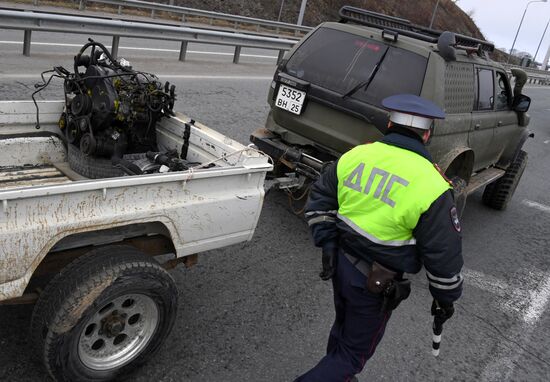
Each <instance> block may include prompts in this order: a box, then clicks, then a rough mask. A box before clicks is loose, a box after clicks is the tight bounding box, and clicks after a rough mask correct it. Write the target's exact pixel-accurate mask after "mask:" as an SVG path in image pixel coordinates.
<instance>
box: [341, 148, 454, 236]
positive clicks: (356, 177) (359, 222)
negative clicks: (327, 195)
mask: <svg viewBox="0 0 550 382" xmlns="http://www.w3.org/2000/svg"><path fill="white" fill-rule="evenodd" d="M336 171H337V175H338V205H339V208H338V217H339V218H340V219H341V220H342V221H344V222H345V223H347V224H348V225H349V226H350V227H351V228H353V229H354V230H355V231H356V232H357V233H358V234H360V235H362V236H364V237H366V238H367V239H369V240H370V241H372V242H374V243H378V244H382V245H389V246H402V245H412V244H415V243H416V241H415V239H414V237H413V230H414V228H415V227H416V224H417V223H418V220H419V219H420V216H421V215H422V214H423V213H424V212H426V211H427V210H428V208H430V205H431V204H432V203H433V202H434V201H435V200H436V199H437V198H438V197H440V196H441V195H442V194H443V193H444V192H445V191H447V190H449V189H451V188H452V186H451V185H450V184H449V183H448V182H447V181H446V180H445V179H444V178H443V177H442V176H441V174H440V173H439V172H438V171H437V169H436V168H435V167H434V165H433V163H431V162H430V161H429V160H427V159H426V158H424V157H422V156H421V155H419V154H417V153H414V152H412V151H409V150H405V149H402V148H399V147H395V146H392V145H388V144H385V143H382V142H376V143H372V144H366V145H360V146H357V147H355V148H354V149H352V150H350V151H348V152H347V153H345V154H344V155H343V156H342V157H341V158H340V159H339V160H338V166H337V170H336Z"/></svg>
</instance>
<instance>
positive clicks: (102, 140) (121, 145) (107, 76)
mask: <svg viewBox="0 0 550 382" xmlns="http://www.w3.org/2000/svg"><path fill="white" fill-rule="evenodd" d="M88 48H91V53H90V54H89V55H85V54H84V52H85V51H86V50H87V49H88ZM80 68H84V72H83V73H81V72H80ZM65 75H66V78H65V84H64V90H65V101H66V111H65V114H64V116H63V119H64V121H63V120H62V121H61V124H62V125H64V127H65V128H66V131H67V140H68V142H69V143H70V144H73V145H75V146H78V147H79V148H80V151H82V153H84V154H85V155H89V156H95V157H104V158H122V157H123V155H124V154H131V153H143V152H146V151H157V147H156V131H155V125H156V123H157V121H159V120H160V119H161V118H163V117H169V116H170V115H173V111H172V109H173V107H174V101H175V86H174V85H172V86H170V84H169V83H168V82H166V83H165V85H164V86H163V85H162V84H161V83H160V82H159V80H158V78H157V77H156V76H155V75H153V74H149V73H143V72H138V71H135V70H133V69H132V67H131V66H130V65H129V63H128V62H127V61H126V60H124V59H123V60H120V61H117V60H115V59H114V58H113V57H112V56H111V54H110V53H109V51H108V50H107V49H106V48H105V47H104V46H103V45H102V44H100V43H97V42H94V41H90V42H89V43H87V44H85V45H84V46H83V47H82V48H81V49H80V51H79V52H78V54H77V55H76V56H75V58H74V73H72V74H71V73H68V72H66V73H65Z"/></svg>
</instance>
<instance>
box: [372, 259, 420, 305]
mask: <svg viewBox="0 0 550 382" xmlns="http://www.w3.org/2000/svg"><path fill="white" fill-rule="evenodd" d="M396 277H397V272H394V271H392V270H390V269H388V268H386V267H384V266H383V265H381V264H378V263H377V262H376V261H375V262H373V263H372V267H371V269H370V271H369V273H368V274H367V290H368V291H369V292H371V293H375V294H381V295H382V296H383V297H384V301H383V302H382V311H383V312H390V311H392V310H394V309H395V308H397V306H399V304H400V303H401V301H403V300H405V299H407V297H409V294H410V293H411V282H410V281H409V280H396Z"/></svg>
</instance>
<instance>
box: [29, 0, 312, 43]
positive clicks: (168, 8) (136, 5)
mask: <svg viewBox="0 0 550 382" xmlns="http://www.w3.org/2000/svg"><path fill="white" fill-rule="evenodd" d="M73 2H74V3H76V4H77V5H78V8H79V9H80V10H84V9H86V6H87V5H88V4H90V3H100V4H108V5H113V6H115V7H117V8H118V14H122V10H123V8H133V9H146V10H148V11H150V12H151V17H153V18H154V17H155V16H156V13H157V12H169V13H172V14H176V15H178V16H179V17H181V20H182V22H185V19H186V17H188V16H195V17H203V18H207V19H209V20H210V24H212V23H213V20H224V21H227V22H230V23H232V24H233V26H234V28H235V29H237V28H238V27H239V26H242V25H252V26H254V27H255V28H256V30H257V31H260V29H261V28H262V27H264V28H266V27H269V28H272V29H275V30H276V31H277V32H279V31H281V30H283V31H289V32H292V33H293V34H294V36H301V35H302V34H304V33H307V32H309V31H310V30H311V29H313V28H311V27H307V26H303V25H297V24H290V23H283V22H279V21H272V20H265V19H258V18H253V17H246V16H237V15H231V14H227V13H220V12H212V11H205V10H201V9H195V8H187V7H180V6H175V5H172V3H173V1H171V2H170V4H162V3H152V2H148V1H142V0H73ZM33 3H34V5H39V4H40V1H39V0H33Z"/></svg>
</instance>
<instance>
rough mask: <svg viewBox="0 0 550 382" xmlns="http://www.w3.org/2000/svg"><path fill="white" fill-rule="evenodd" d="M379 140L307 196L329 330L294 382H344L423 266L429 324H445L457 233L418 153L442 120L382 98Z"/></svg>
mask: <svg viewBox="0 0 550 382" xmlns="http://www.w3.org/2000/svg"><path fill="white" fill-rule="evenodd" d="M382 105H383V106H384V107H385V108H386V109H388V110H390V121H389V123H388V129H387V133H386V135H385V136H384V138H383V139H382V140H380V141H379V142H375V143H372V144H364V145H359V146H357V147H355V148H353V149H352V150H350V151H348V152H347V153H345V154H344V155H342V157H341V158H340V159H339V160H338V161H337V162H336V163H333V164H331V165H329V166H327V168H325V170H324V171H323V173H322V175H321V177H320V178H319V180H318V181H317V182H316V183H315V184H314V185H313V186H312V188H311V193H310V196H309V200H308V202H307V205H306V209H305V211H306V213H305V215H306V218H307V220H308V224H309V226H310V228H311V231H312V234H313V239H314V242H315V245H316V246H318V247H321V248H322V265H323V268H322V269H323V270H322V272H321V274H320V277H321V278H322V279H324V280H328V279H330V278H332V282H333V289H334V305H335V310H336V318H335V322H334V324H333V326H332V329H331V331H330V335H329V339H328V345H327V353H326V355H325V356H324V357H323V358H322V359H321V361H319V363H318V364H317V365H316V366H315V367H314V368H313V369H311V370H310V371H308V372H307V373H305V374H304V375H302V376H301V377H298V379H296V381H300V382H306V381H319V382H321V381H322V382H347V381H353V380H356V379H355V375H356V374H358V373H360V372H361V370H362V369H363V367H364V366H365V363H366V361H367V360H368V359H369V358H370V357H371V356H372V355H373V353H374V351H375V349H376V346H377V345H378V343H379V342H380V340H381V339H382V336H383V334H384V330H385V327H386V324H387V322H388V320H389V318H390V316H391V311H392V310H393V309H395V307H396V306H397V305H398V304H399V302H400V301H402V300H403V299H405V298H407V297H408V295H409V292H410V282H409V281H407V280H406V279H404V278H403V274H404V273H418V272H419V271H420V269H421V267H422V265H424V267H425V269H426V275H427V277H428V282H429V289H430V292H431V294H432V296H433V299H434V300H433V303H432V314H436V312H438V315H439V316H440V317H442V319H443V320H446V319H448V318H450V317H451V316H452V315H453V312H454V308H453V302H454V301H455V300H457V299H458V298H459V297H460V295H461V293H462V276H461V273H460V271H461V268H462V264H463V260H462V245H461V234H460V231H461V228H460V223H459V220H458V215H457V210H456V207H455V205H454V200H453V194H452V185H451V184H450V183H449V182H448V181H447V180H446V179H445V178H444V177H443V175H441V174H440V172H439V171H438V169H437V167H436V166H435V164H434V163H433V161H432V157H431V156H430V154H429V152H428V150H427V149H426V147H425V144H426V143H427V142H428V140H429V138H430V135H431V133H432V127H433V120H434V119H443V118H445V114H444V112H443V111H442V110H441V109H440V108H439V107H438V106H436V105H435V104H433V103H432V102H430V101H428V100H425V99H423V98H420V97H418V96H415V95H410V94H402V95H395V96H391V97H388V98H386V99H384V100H383V101H382Z"/></svg>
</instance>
